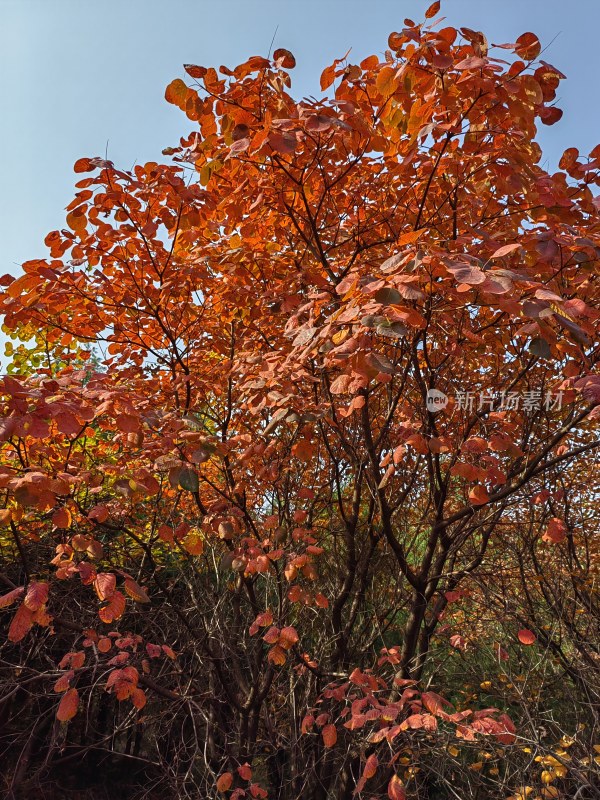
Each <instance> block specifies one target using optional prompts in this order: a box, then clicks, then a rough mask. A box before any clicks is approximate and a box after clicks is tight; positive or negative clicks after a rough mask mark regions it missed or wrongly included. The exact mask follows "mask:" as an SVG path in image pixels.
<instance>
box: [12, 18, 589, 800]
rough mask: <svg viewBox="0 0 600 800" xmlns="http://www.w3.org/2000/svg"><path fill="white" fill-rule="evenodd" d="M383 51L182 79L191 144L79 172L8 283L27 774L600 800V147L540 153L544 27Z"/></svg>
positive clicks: (355, 792)
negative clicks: (529, 694)
mask: <svg viewBox="0 0 600 800" xmlns="http://www.w3.org/2000/svg"><path fill="white" fill-rule="evenodd" d="M438 10H439V3H434V4H433V6H431V8H430V9H429V11H428V12H427V15H426V16H427V19H428V20H431V19H432V18H433V17H435V16H436V14H437V11H438ZM388 47H389V49H388V50H386V51H385V54H384V55H383V56H381V57H380V56H379V55H373V56H369V57H368V58H365V59H364V60H363V61H361V63H360V64H353V63H350V62H348V61H347V60H346V59H341V60H338V61H335V62H334V63H333V64H332V65H331V66H330V67H328V68H327V69H325V71H324V72H323V74H322V76H321V97H320V99H303V100H299V101H298V100H295V99H293V97H292V95H291V94H290V91H291V89H290V86H291V80H290V72H291V70H293V68H294V66H295V60H294V57H293V55H292V54H291V53H290V52H289V51H287V50H283V49H280V50H277V51H275V53H274V55H273V58H272V59H267V58H262V57H252V58H250V59H248V60H247V61H246V62H244V63H243V64H241V65H240V66H238V67H236V68H234V69H228V68H225V67H221V68H220V69H219V71H216V70H215V69H212V68H205V67H200V66H195V65H186V67H185V70H186V73H187V76H188V80H187V81H183V80H181V79H176V80H174V81H173V82H172V83H171V84H169V86H168V87H167V91H166V99H167V101H169V102H170V103H174V104H175V105H176V106H178V107H179V108H180V109H181V110H182V111H183V112H184V113H185V114H186V116H187V117H188V119H189V120H190V122H191V123H192V124H193V130H192V132H191V133H190V134H189V135H188V136H187V137H185V138H183V139H182V140H181V142H180V144H179V146H177V147H171V148H167V149H166V150H165V151H164V155H166V156H170V157H171V160H170V161H169V163H154V162H152V163H148V164H145V165H141V166H137V167H135V168H134V169H133V170H132V171H131V172H126V171H123V170H120V169H118V168H116V167H115V166H114V165H113V164H112V163H111V162H110V161H107V160H103V159H100V158H82V159H80V160H79V161H77V162H76V164H75V171H76V172H77V173H80V175H81V176H82V177H81V178H80V179H79V181H78V183H77V193H76V195H75V198H74V200H73V201H72V202H71V203H70V205H69V207H68V213H67V218H66V224H67V226H68V227H67V228H65V229H63V230H61V231H54V232H53V233H51V234H49V236H48V237H47V239H46V243H47V245H48V246H49V248H50V256H49V258H48V259H44V260H35V261H29V262H26V263H25V264H24V265H23V274H22V275H21V276H20V277H18V278H17V279H13V278H12V277H10V276H6V277H5V278H4V279H3V287H4V288H3V292H2V295H1V297H0V304H1V310H2V312H3V314H4V315H5V327H6V329H7V330H9V331H11V332H13V333H14V334H15V335H19V334H20V335H21V336H25V335H27V334H29V335H31V336H33V335H34V334H35V336H37V337H38V338H37V340H36V342H37V344H36V345H35V346H34V347H33V350H32V352H33V353H34V355H35V354H37V355H38V361H37V364H35V366H31V367H30V369H29V371H28V370H27V358H29V356H25V357H24V356H23V352H22V351H21V357H20V361H19V369H18V370H16V371H17V372H18V373H19V374H20V376H19V377H17V376H15V375H13V376H9V377H5V378H4V379H3V415H4V416H3V422H2V435H1V439H2V465H1V466H0V482H1V487H2V492H3V508H2V510H0V520H1V522H2V525H3V528H2V537H1V539H0V545H1V547H2V551H1V552H2V557H3V561H4V568H3V571H2V576H1V577H2V580H3V582H4V583H5V585H6V592H7V593H6V594H5V595H4V596H2V597H1V598H0V606H2V607H7V608H8V607H10V609H9V611H7V612H6V613H5V614H3V616H2V620H3V622H5V623H6V637H5V638H6V641H5V643H4V644H3V645H2V651H1V652H2V666H1V669H2V673H1V675H2V698H1V699H0V702H1V703H2V706H1V707H0V708H1V709H3V710H2V711H0V714H4V717H3V721H4V723H5V730H6V733H5V734H4V735H3V739H2V746H3V748H4V754H5V755H4V758H5V759H6V761H7V763H8V764H10V769H9V770H8V772H7V775H8V777H7V779H6V780H7V791H8V792H9V793H10V792H12V793H14V794H15V795H16V794H18V792H19V791H23V792H31V791H33V788H34V787H36V786H39V785H40V784H41V783H42V782H43V781H44V780H48V779H49V778H48V776H54V778H52V779H53V780H58V778H56V776H57V775H58V776H60V775H62V774H63V773H62V772H61V770H64V769H68V765H69V764H72V763H73V760H74V759H82V758H83V759H84V763H86V764H88V765H89V769H90V773H94V771H95V772H96V774H97V772H98V764H99V763H101V761H102V757H103V756H102V754H103V753H104V754H105V752H106V751H107V750H108V751H110V753H111V754H112V755H111V758H112V761H111V764H112V765H113V768H114V769H115V770H118V769H121V770H123V769H124V770H125V772H124V773H119V774H120V775H121V774H126V772H127V765H129V763H131V764H133V765H134V766H135V767H136V768H139V769H140V770H142V769H143V778H142V777H140V776H138V778H135V777H134V779H133V784H134V786H140V787H141V786H142V785H143V786H144V788H143V789H142V788H139V789H136V788H130V790H129V789H128V791H130V794H131V796H136V797H137V796H140V797H141V796H142V795H144V796H146V794H147V793H151V792H152V791H154V790H156V792H157V794H158V792H160V793H161V794H162V796H163V797H164V796H166V795H165V792H166V793H167V794H168V793H170V794H168V796H173V797H188V796H189V797H197V796H202V797H217V796H226V797H230V798H232V800H238V799H239V798H242V797H265V798H272V799H273V800H274V799H275V798H278V799H279V800H295V799H296V798H300V797H307V798H312V799H314V800H325V799H326V798H333V797H335V798H340V800H341V799H342V798H351V797H365V798H366V797H385V796H387V797H389V798H391V799H392V800H402V798H405V797H409V798H410V797H414V798H417V797H418V798H435V797H450V796H457V795H456V794H449V793H448V792H450V789H449V788H448V787H452V786H456V785H457V782H458V783H459V785H460V794H459V796H461V797H476V796H479V797H481V796H486V797H497V798H506V797H508V796H509V795H512V796H513V797H525V796H530V797H532V798H534V797H543V798H546V797H560V796H565V795H563V794H561V792H566V793H567V794H568V793H569V792H571V793H573V792H574V791H579V792H580V794H579V796H580V797H592V796H593V791H595V789H594V781H595V780H596V781H597V772H596V773H594V770H595V769H596V767H595V766H594V756H593V751H592V749H591V748H592V747H593V743H594V742H598V737H597V725H598V713H599V697H598V691H597V686H598V683H597V676H598V663H599V662H598V650H597V625H596V627H594V622H593V621H592V620H593V618H594V614H597V609H598V595H597V563H598V562H597V541H596V542H594V521H595V519H594V504H595V502H596V500H597V496H598V485H597V481H596V479H595V474H596V473H595V471H594V466H595V463H596V461H595V460H596V458H597V455H596V448H597V447H598V445H599V444H600V442H599V440H598V437H597V428H596V426H597V419H598V416H599V415H600V412H599V408H600V375H599V374H598V372H597V363H598V356H599V352H600V351H599V349H598V344H597V338H598V336H597V335H598V321H599V313H598V311H597V309H596V306H597V301H598V279H597V276H598V259H599V256H600V215H599V206H598V202H597V199H596V198H595V196H594V194H593V187H594V185H596V184H597V183H598V182H599V181H600V147H598V148H596V149H595V150H593V151H592V152H591V153H590V155H589V156H588V157H581V156H580V154H579V153H578V151H577V150H576V149H575V148H570V149H568V150H567V151H566V152H565V153H564V155H563V157H562V159H561V161H560V165H559V169H558V170H557V171H556V172H554V173H548V172H546V171H545V170H544V169H543V168H542V166H541V165H540V162H541V158H542V153H541V149H540V147H539V144H538V143H537V142H536V138H535V137H536V133H537V127H538V124H539V123H542V124H553V123H555V122H557V121H558V120H559V119H560V117H561V112H560V110H559V109H558V108H557V107H556V106H555V105H554V104H553V103H554V99H555V97H556V90H557V87H558V85H559V82H560V81H561V80H562V79H563V77H564V76H563V75H562V74H561V73H560V72H559V71H558V70H557V69H556V68H555V67H553V66H551V65H550V64H548V63H546V62H545V61H537V60H536V59H537V58H538V56H539V55H540V43H539V41H538V39H537V37H536V36H535V35H534V34H531V33H525V34H523V35H522V36H520V37H519V39H518V40H517V41H516V43H513V44H503V45H495V46H493V47H492V46H489V45H488V41H487V39H486V37H485V36H484V35H483V34H482V33H480V32H476V31H473V30H470V29H468V28H461V29H460V30H456V29H454V28H451V27H444V24H443V22H435V20H434V21H432V22H427V23H425V24H416V23H414V22H413V21H411V20H405V22H404V27H403V28H402V30H400V31H399V32H395V33H392V34H391V35H390V37H389V43H388ZM90 353H94V356H93V357H90ZM34 363H35V362H34ZM27 373H28V374H27ZM566 584H568V596H567V595H565V594H564V586H565V585H566ZM484 618H485V619H486V620H487V622H486V624H485V625H481V624H478V622H477V621H478V620H483V619H484ZM567 634H568V635H567ZM486 648H487V649H486ZM484 652H489V653H490V654H491V656H490V659H491V661H490V663H491V664H494V665H495V666H496V667H497V666H498V665H500V666H502V668H503V669H505V668H506V669H508V668H509V667H511V668H512V669H513V670H514V671H515V674H517V672H518V669H519V665H521V664H522V662H523V659H527V658H530V655H531V654H532V653H537V654H538V656H539V657H540V658H541V659H542V660H543V661H544V663H545V664H546V665H547V669H548V670H550V671H554V673H555V674H557V675H558V674H560V675H561V680H562V681H564V682H566V685H568V691H567V692H566V693H565V695H566V697H565V702H568V696H569V694H570V698H571V700H570V701H571V702H572V697H576V698H577V702H579V703H581V704H582V706H581V708H582V709H584V705H583V704H585V710H582V711H581V713H580V714H579V715H578V716H577V719H575V720H574V721H573V725H572V728H571V729H569V730H566V729H564V730H563V729H560V730H559V728H558V727H557V728H556V730H552V731H551V733H552V736H554V738H555V739H556V742H557V741H558V739H559V738H560V737H561V736H562V737H563V739H564V737H569V736H570V737H571V739H572V741H571V740H569V741H570V742H571V743H570V744H565V743H564V742H563V744H562V745H558V744H557V745H556V747H558V748H559V749H558V750H557V749H556V748H555V749H554V750H552V749H551V747H552V746H554V745H555V744H556V742H554V741H553V742H550V741H547V742H544V741H543V737H537V738H536V730H538V728H540V727H541V725H538V723H537V722H536V720H537V718H536V719H534V720H533V721H532V719H531V717H530V718H529V719H527V711H528V702H529V701H526V702H524V703H521V704H518V703H515V704H513V706H512V707H511V699H510V696H508V695H502V696H501V697H497V701H498V702H497V703H495V704H494V705H493V707H490V704H489V703H486V702H485V696H484V695H485V692H478V691H476V692H475V693H474V694H473V693H468V692H465V691H463V689H464V675H466V674H470V673H471V672H473V671H474V672H475V674H477V671H478V670H480V669H481V664H482V663H483V662H482V660H481V658H482V656H481V654H482V653H484ZM459 663H464V672H463V677H461V671H460V669H458V667H457V665H458V664H459ZM490 669H491V667H490ZM532 669H534V667H533V666H532ZM536 669H537V668H536ZM561 670H562V671H563V672H561ZM487 678H488V675H487V674H481V676H480V679H481V680H482V681H483V682H484V683H485V681H486V680H487ZM538 679H539V680H541V678H539V674H538V673H537V672H536V677H535V680H538ZM507 680H508V679H507ZM482 685H483V683H482ZM538 691H540V686H539V685H538ZM507 712H509V713H507ZM32 720H35V722H34V724H33V726H32ZM563 722H564V720H563ZM66 723H68V724H66ZM565 724H566V723H565ZM549 726H550V723H549V722H546V727H545V730H546V731H547V730H548V727H549ZM582 726H583V727H582ZM582 731H585V732H584V733H582ZM555 734H556V735H555ZM577 736H580V737H583V738H582V739H581V741H580V740H579V739H577V743H576V747H578V748H579V751H578V753H579V755H578V757H577V769H576V770H572V774H571V773H569V766H568V764H569V758H570V756H569V754H568V752H567V750H566V749H565V748H568V747H570V746H571V745H574V743H575V742H576V738H577ZM594 737H596V738H594ZM561 741H562V740H561ZM565 741H566V740H565ZM561 747H562V750H560V748H561ZM525 751H528V752H529V753H530V755H527V754H524V753H525ZM481 752H484V753H485V758H486V759H488V760H489V759H492V760H491V761H489V765H487V766H486V764H484V761H481V759H480V758H479V756H478V754H479V753H481ZM572 752H575V750H573V751H572ZM39 753H43V756H42V757H41V758H40V757H39V756H38V754H39ZM557 753H558V755H557ZM560 753H562V755H560ZM586 753H587V755H586ZM499 754H500V755H499ZM536 758H537V759H538V760H537V761H536ZM544 759H546V760H545V761H544ZM548 759H550V760H548ZM551 759H554V762H553V761H552V760H551ZM586 759H587V760H586ZM484 760H485V759H484ZM486 763H487V762H486ZM123 765H125V767H124V766H123ZM478 765H479V766H478ZM115 774H116V773H115ZM90 780H91V778H90ZM119 780H123V778H119ZM136 781H137V783H136ZM136 792H137V794H136ZM144 792H146V794H144ZM444 792H446V793H445V794H444ZM484 793H485V794H484Z"/></svg>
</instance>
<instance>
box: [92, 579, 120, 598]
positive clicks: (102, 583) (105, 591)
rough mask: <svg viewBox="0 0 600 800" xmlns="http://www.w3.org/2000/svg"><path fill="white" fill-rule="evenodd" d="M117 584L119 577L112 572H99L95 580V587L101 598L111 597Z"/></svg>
mask: <svg viewBox="0 0 600 800" xmlns="http://www.w3.org/2000/svg"><path fill="white" fill-rule="evenodd" d="M116 586H117V578H116V576H115V575H114V574H113V573H112V572H99V573H98V574H97V575H96V580H95V581H94V589H95V590H96V594H97V595H98V597H99V599H100V600H107V599H108V598H109V597H111V596H112V595H113V594H114V592H115V588H116Z"/></svg>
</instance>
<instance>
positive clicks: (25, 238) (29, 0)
mask: <svg viewBox="0 0 600 800" xmlns="http://www.w3.org/2000/svg"><path fill="white" fill-rule="evenodd" d="M430 2H431V0H395V1H393V0H370V1H369V2H364V1H363V2H358V0H304V1H303V2H298V1H297V2H291V0H278V1H277V2H275V1H274V0H229V2H227V1H226V0H219V1H218V2H215V0H168V1H167V0H0V11H1V17H0V108H1V109H2V112H3V113H2V117H3V119H2V124H1V126H0V174H1V176H2V182H1V184H0V185H1V187H2V188H1V192H0V274H4V273H5V272H8V271H10V272H13V273H17V272H18V264H19V263H21V262H22V261H25V260H28V259H30V258H38V257H43V256H45V255H46V252H45V246H44V244H43V239H44V236H45V235H46V233H47V232H48V231H50V230H53V229H56V228H60V227H63V224H64V210H63V209H64V207H65V205H66V204H67V203H68V202H69V200H70V199H71V197H72V194H73V184H74V182H75V175H74V173H73V171H72V166H73V163H74V162H75V160H76V159H77V158H79V157H80V156H95V155H104V153H105V150H106V148H107V143H108V157H109V158H110V159H111V160H113V161H114V162H115V163H116V164H117V165H118V166H120V167H122V168H129V167H131V165H132V164H133V163H135V162H136V161H137V162H144V161H148V160H160V159H161V158H162V156H161V150H162V148H163V147H166V146H169V145H172V144H175V143H177V141H178V139H179V137H180V136H181V135H183V134H187V133H188V132H189V131H190V130H191V125H192V123H190V122H189V121H188V120H187V119H186V118H185V117H184V115H183V114H182V113H181V112H180V111H179V110H177V109H176V108H175V107H174V106H170V105H169V104H167V103H166V101H165V100H164V98H163V95H164V89H165V86H166V85H167V83H169V81H170V80H172V79H173V78H175V77H178V76H183V77H186V76H185V75H184V73H183V70H182V66H181V65H182V64H183V63H194V64H202V65H204V66H211V65H212V66H217V67H218V66H219V65H220V64H226V65H230V66H234V65H236V64H239V63H241V62H242V61H244V60H245V59H246V58H247V57H248V56H250V55H266V54H267V52H268V50H269V45H270V43H271V39H272V37H273V34H274V33H275V30H276V29H277V33H276V37H275V45H274V46H275V47H287V48H288V49H290V50H291V51H292V52H293V53H294V54H295V56H296V60H297V67H296V69H295V70H294V73H293V86H292V90H293V92H294V94H296V95H307V94H318V93H319V84H318V78H319V75H320V73H321V70H322V69H323V67H324V66H326V65H327V64H329V63H330V62H331V61H332V60H333V59H334V58H335V57H339V56H342V55H343V54H344V53H345V52H346V50H348V48H350V47H351V48H352V54H351V56H350V58H351V60H355V61H358V60H360V59H361V58H363V57H364V56H366V55H369V54H371V53H382V52H383V51H384V50H385V48H386V46H387V37H388V34H389V32H390V31H392V30H398V29H399V28H401V27H402V24H403V20H404V18H405V17H411V18H413V19H415V20H417V21H418V20H421V19H422V18H423V13H424V10H425V9H426V8H427V6H428V5H429V3H430ZM441 13H443V14H444V15H445V16H446V18H447V23H446V24H452V25H455V26H461V25H464V26H467V27H470V28H475V29H480V30H483V31H484V32H485V33H486V34H487V35H488V39H489V40H490V42H512V41H514V40H515V39H516V37H517V36H518V35H519V34H521V33H523V32H524V31H527V30H532V31H534V32H535V33H537V34H538V36H539V37H540V39H541V41H542V45H543V46H547V49H546V51H545V52H544V54H543V55H542V58H544V60H546V61H549V62H550V63H552V64H554V65H555V66H556V67H558V68H559V69H560V70H561V71H562V72H564V73H565V74H566V75H567V77H568V80H567V81H564V82H563V83H562V84H561V88H560V96H559V102H558V104H559V105H560V106H561V107H562V108H563V110H564V112H565V114H564V116H563V118H562V120H561V121H560V122H559V123H558V124H556V125H554V126H553V127H551V128H543V130H542V131H541V133H540V140H541V142H542V146H543V148H544V150H545V153H546V155H547V158H548V163H549V164H550V165H555V164H556V163H557V161H558V158H559V157H560V155H561V153H562V151H563V150H564V149H565V148H566V147H569V146H576V147H579V148H580V150H581V151H582V152H586V153H587V152H589V150H590V149H591V148H592V147H593V146H594V145H595V144H597V143H598V142H600V124H599V123H600V102H599V101H600V96H599V95H600V80H599V78H600V73H599V70H598V50H599V45H598V28H599V26H600V2H598V0H571V2H565V0H445V2H442V12H441ZM2 349H3V347H2Z"/></svg>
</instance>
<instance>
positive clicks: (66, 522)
mask: <svg viewBox="0 0 600 800" xmlns="http://www.w3.org/2000/svg"><path fill="white" fill-rule="evenodd" d="M52 524H53V525H54V527H55V528H70V527H71V512H70V511H69V509H68V508H58V509H57V510H56V511H55V512H54V514H52Z"/></svg>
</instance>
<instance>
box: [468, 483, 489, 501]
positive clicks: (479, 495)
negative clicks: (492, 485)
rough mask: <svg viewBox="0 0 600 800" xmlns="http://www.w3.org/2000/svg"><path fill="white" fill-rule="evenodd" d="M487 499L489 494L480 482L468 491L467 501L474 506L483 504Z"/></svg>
mask: <svg viewBox="0 0 600 800" xmlns="http://www.w3.org/2000/svg"><path fill="white" fill-rule="evenodd" d="M489 499H490V496H489V494H488V491H487V489H486V488H485V486H482V485H481V484H477V486H474V487H473V488H472V489H471V491H470V492H469V501H470V502H471V504H472V505H474V506H483V505H485V504H486V503H487V502H488V500H489Z"/></svg>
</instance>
